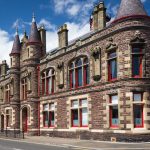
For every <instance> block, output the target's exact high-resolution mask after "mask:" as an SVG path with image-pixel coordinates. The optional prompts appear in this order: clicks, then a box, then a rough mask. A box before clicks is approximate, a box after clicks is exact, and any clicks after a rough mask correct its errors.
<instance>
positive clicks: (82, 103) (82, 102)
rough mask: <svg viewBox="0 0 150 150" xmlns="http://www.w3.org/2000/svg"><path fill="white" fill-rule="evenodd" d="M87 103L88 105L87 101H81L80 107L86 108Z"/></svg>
mask: <svg viewBox="0 0 150 150" xmlns="http://www.w3.org/2000/svg"><path fill="white" fill-rule="evenodd" d="M87 103H88V102H87V99H82V100H81V106H82V107H87V106H88V104H87Z"/></svg>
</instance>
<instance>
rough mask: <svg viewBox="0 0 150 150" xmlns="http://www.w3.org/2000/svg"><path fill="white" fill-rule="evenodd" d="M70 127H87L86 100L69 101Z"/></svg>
mask: <svg viewBox="0 0 150 150" xmlns="http://www.w3.org/2000/svg"><path fill="white" fill-rule="evenodd" d="M71 126H72V127H88V101H87V99H77V100H72V101H71Z"/></svg>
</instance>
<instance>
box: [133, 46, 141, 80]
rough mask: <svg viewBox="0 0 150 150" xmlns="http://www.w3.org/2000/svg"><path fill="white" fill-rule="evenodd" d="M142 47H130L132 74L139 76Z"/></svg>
mask: <svg viewBox="0 0 150 150" xmlns="http://www.w3.org/2000/svg"><path fill="white" fill-rule="evenodd" d="M142 59H143V54H142V49H141V48H137V47H133V49H132V76H133V77H135V78H136V77H137V78H141V77H142Z"/></svg>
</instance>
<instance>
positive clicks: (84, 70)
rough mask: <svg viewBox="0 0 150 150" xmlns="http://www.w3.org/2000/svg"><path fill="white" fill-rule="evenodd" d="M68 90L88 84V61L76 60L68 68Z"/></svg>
mask: <svg viewBox="0 0 150 150" xmlns="http://www.w3.org/2000/svg"><path fill="white" fill-rule="evenodd" d="M69 83H70V88H78V87H82V86H86V85H88V84H89V61H88V59H87V58H78V59H76V60H75V61H73V62H71V64H70V66H69Z"/></svg>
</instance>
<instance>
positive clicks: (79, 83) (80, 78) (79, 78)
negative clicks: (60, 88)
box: [78, 67, 82, 86]
mask: <svg viewBox="0 0 150 150" xmlns="http://www.w3.org/2000/svg"><path fill="white" fill-rule="evenodd" d="M78 86H82V67H80V68H78Z"/></svg>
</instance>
